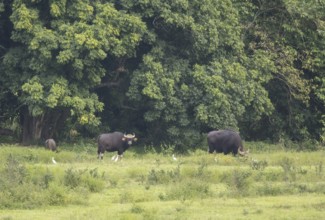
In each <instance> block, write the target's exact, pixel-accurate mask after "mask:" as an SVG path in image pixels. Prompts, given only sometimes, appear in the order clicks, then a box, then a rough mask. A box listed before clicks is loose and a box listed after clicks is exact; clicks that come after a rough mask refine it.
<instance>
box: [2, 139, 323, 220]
mask: <svg viewBox="0 0 325 220" xmlns="http://www.w3.org/2000/svg"><path fill="white" fill-rule="evenodd" d="M261 145H263V146H262V147H260V146H261ZM245 146H246V148H250V154H249V156H248V157H246V158H243V157H233V156H225V155H221V154H212V155H209V154H207V152H206V151H204V150H201V149H198V150H195V151H192V152H189V153H187V154H183V155H179V154H176V157H177V160H173V159H172V154H173V149H172V148H163V149H162V150H161V151H159V152H157V151H156V150H154V149H153V148H150V147H146V148H145V149H141V150H139V148H140V147H135V148H133V149H130V150H128V151H126V152H125V154H124V158H123V159H122V160H121V161H118V162H113V161H111V157H112V156H113V155H114V153H105V155H104V159H103V160H102V161H99V160H97V155H96V146H95V144H81V145H80V146H79V145H78V146H76V145H72V146H71V145H69V146H64V145H63V146H60V152H59V153H55V152H50V151H48V150H46V149H44V148H42V147H36V146H35V147H28V148H27V147H22V146H18V145H7V144H2V145H0V220H10V219H33V220H37V219H40V220H41V219H42V220H46V219H56V220H58V219H74V220H75V219H80V220H83V219H96V220H98V219H99V220H100V219H103V220H104V219H105V220H106V219H132V220H133V219H146V220H147V219H162V220H165V219H232V220H233V219H252V220H253V219H323V218H324V210H325V170H324V165H325V152H324V151H322V150H318V151H305V152H302V151H300V152H298V151H293V150H292V151H287V150H284V149H282V148H281V146H275V145H267V144H258V143H246V145H245ZM257 146H258V147H257ZM52 157H54V158H55V160H56V162H57V164H53V163H52V160H51V158H52Z"/></svg>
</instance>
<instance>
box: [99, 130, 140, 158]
mask: <svg viewBox="0 0 325 220" xmlns="http://www.w3.org/2000/svg"><path fill="white" fill-rule="evenodd" d="M133 141H137V138H136V137H135V134H123V133H122V132H113V133H106V134H101V135H99V136H98V150H97V153H98V159H99V158H100V159H103V156H104V152H105V151H108V152H114V151H117V155H115V156H114V157H112V160H114V161H118V160H119V159H120V158H121V157H123V153H124V152H125V151H126V150H127V149H128V148H129V147H130V146H131V145H132V143H133Z"/></svg>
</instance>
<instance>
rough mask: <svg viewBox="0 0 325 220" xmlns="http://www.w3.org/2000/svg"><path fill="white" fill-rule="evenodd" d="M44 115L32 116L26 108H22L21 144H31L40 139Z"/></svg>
mask: <svg viewBox="0 0 325 220" xmlns="http://www.w3.org/2000/svg"><path fill="white" fill-rule="evenodd" d="M43 120H44V115H40V116H35V117H34V116H32V115H31V114H30V113H29V111H28V108H27V107H25V108H23V110H22V112H21V124H22V140H21V142H22V144H23V145H31V144H37V143H38V142H39V141H40V138H41V134H42V127H43Z"/></svg>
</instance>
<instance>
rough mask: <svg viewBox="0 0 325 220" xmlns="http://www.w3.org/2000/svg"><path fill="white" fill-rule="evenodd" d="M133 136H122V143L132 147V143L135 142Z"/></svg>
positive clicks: (135, 139)
mask: <svg viewBox="0 0 325 220" xmlns="http://www.w3.org/2000/svg"><path fill="white" fill-rule="evenodd" d="M137 140H138V139H137V138H136V137H135V134H124V136H123V138H122V141H124V142H126V143H127V144H128V145H132V142H133V141H137Z"/></svg>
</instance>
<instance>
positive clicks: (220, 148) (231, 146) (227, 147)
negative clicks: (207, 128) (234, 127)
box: [208, 130, 248, 156]
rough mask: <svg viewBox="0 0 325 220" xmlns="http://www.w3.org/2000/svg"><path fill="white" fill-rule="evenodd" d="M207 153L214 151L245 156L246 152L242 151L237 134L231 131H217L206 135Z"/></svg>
mask: <svg viewBox="0 0 325 220" xmlns="http://www.w3.org/2000/svg"><path fill="white" fill-rule="evenodd" d="M208 145H209V153H213V152H214V151H215V152H217V153H224V154H229V153H232V154H233V155H236V154H237V153H239V154H240V155H242V156H243V155H246V154H247V153H248V151H244V147H243V144H242V140H241V138H240V136H239V133H237V132H235V131H231V130H218V131H211V132H209V133H208Z"/></svg>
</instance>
